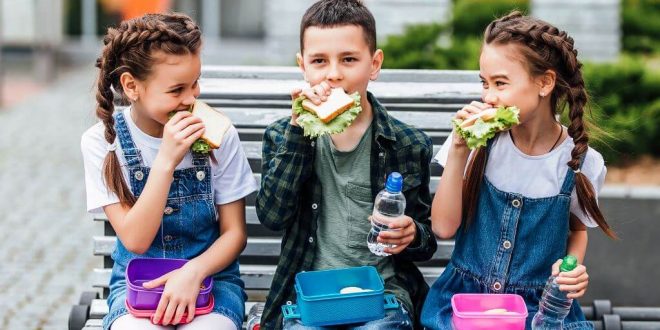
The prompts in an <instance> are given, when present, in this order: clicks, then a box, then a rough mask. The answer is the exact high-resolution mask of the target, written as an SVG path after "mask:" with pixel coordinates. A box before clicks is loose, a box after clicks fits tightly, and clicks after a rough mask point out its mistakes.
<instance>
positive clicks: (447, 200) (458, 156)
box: [431, 101, 491, 239]
mask: <svg viewBox="0 0 660 330" xmlns="http://www.w3.org/2000/svg"><path fill="white" fill-rule="evenodd" d="M488 108H491V106H490V105H488V104H485V103H481V102H476V101H473V102H472V103H470V104H468V105H466V106H464V107H463V109H461V110H459V111H458V112H457V113H456V117H455V118H456V119H461V120H464V119H465V118H467V117H469V116H470V115H472V114H475V113H479V112H481V111H483V110H485V109H488ZM469 156H470V149H468V147H467V144H465V141H464V140H463V139H462V138H461V137H460V136H459V135H458V134H456V132H453V133H452V140H451V145H450V147H449V155H448V157H447V163H446V164H445V166H444V170H443V171H442V177H441V178H440V184H438V188H437V190H436V192H435V197H433V205H432V206H431V221H432V223H433V232H434V233H435V234H436V235H437V236H438V237H440V238H442V239H449V238H452V237H453V236H454V234H456V230H458V227H459V226H460V225H461V220H462V217H463V214H462V213H463V212H462V211H463V177H464V174H465V166H466V165H467V160H468V158H469Z"/></svg>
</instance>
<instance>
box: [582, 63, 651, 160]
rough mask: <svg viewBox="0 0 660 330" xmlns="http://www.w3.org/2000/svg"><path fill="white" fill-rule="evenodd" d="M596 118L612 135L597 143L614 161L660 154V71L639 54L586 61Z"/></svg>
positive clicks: (605, 154)
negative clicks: (613, 60)
mask: <svg viewBox="0 0 660 330" xmlns="http://www.w3.org/2000/svg"><path fill="white" fill-rule="evenodd" d="M584 75H585V81H586V84H587V88H588V90H589V92H590V94H591V100H592V102H591V104H592V106H591V108H592V112H593V113H594V118H593V119H594V122H595V123H596V124H597V125H598V127H599V128H601V129H602V130H603V131H605V132H607V133H609V135H611V137H610V138H605V139H603V141H594V147H595V148H597V149H598V150H599V151H601V153H602V154H603V155H604V157H605V159H607V160H609V161H612V162H621V161H625V160H628V159H634V158H636V157H638V156H640V155H642V154H651V155H654V156H660V145H659V144H658V143H657V141H660V98H658V91H660V72H659V71H658V70H653V69H650V68H649V67H647V66H646V64H645V62H644V61H643V60H641V59H640V58H637V57H629V56H623V57H622V58H621V60H619V61H618V62H616V63H610V64H590V63H587V64H585V67H584Z"/></svg>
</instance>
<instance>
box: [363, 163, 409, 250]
mask: <svg viewBox="0 0 660 330" xmlns="http://www.w3.org/2000/svg"><path fill="white" fill-rule="evenodd" d="M402 187H403V177H402V176H401V174H400V173H398V172H392V173H391V174H390V175H389V176H388V177H387V182H386V183H385V189H383V190H382V191H381V192H379V193H378V195H377V196H376V200H375V201H374V211H373V213H372V215H371V230H370V231H369V234H368V235H367V246H368V247H369V250H370V251H371V252H372V253H373V254H375V255H377V256H381V257H384V256H389V255H390V254H389V253H386V252H385V251H384V249H385V248H386V247H387V248H393V247H394V245H391V244H383V243H379V242H378V241H377V238H378V234H380V232H381V231H389V230H391V229H390V228H389V225H390V223H391V222H392V221H393V220H394V219H396V218H398V217H400V216H402V215H403V214H404V211H405V210H406V198H405V196H404V195H403V193H401V188H402Z"/></svg>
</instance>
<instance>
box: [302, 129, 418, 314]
mask: <svg viewBox="0 0 660 330" xmlns="http://www.w3.org/2000/svg"><path fill="white" fill-rule="evenodd" d="M371 137H372V127H371V126H370V127H369V128H368V129H367V130H366V132H365V133H364V135H363V136H362V138H361V139H360V142H359V143H358V145H357V146H356V147H355V149H353V150H351V151H346V152H342V151H339V150H337V149H336V148H335V146H334V144H333V143H332V140H331V139H330V136H329V135H323V136H321V137H319V138H318V139H317V141H316V153H315V158H314V170H315V171H316V175H317V176H318V178H319V181H320V183H321V186H322V192H323V193H322V195H323V198H322V201H321V205H320V210H319V211H320V213H319V221H318V230H317V232H316V242H317V244H316V251H315V252H316V253H315V258H314V262H313V264H312V268H313V269H314V270H321V269H332V268H346V267H356V266H367V265H368V266H374V267H376V269H378V272H379V273H380V276H381V277H382V278H383V280H384V281H385V291H386V292H389V293H393V294H395V295H396V297H397V298H398V300H399V301H401V302H402V303H403V304H404V305H405V306H406V308H407V309H408V310H409V311H410V310H412V309H411V308H412V302H411V300H410V295H409V294H408V292H407V291H406V290H404V289H403V288H401V287H398V286H395V285H394V284H393V283H391V281H389V280H390V279H392V278H393V277H394V264H393V262H392V258H391V257H379V256H377V255H375V254H373V253H371V251H369V248H368V247H367V234H368V233H369V229H370V228H371V223H370V222H369V216H370V215H371V213H372V211H373V207H374V201H373V198H374V197H373V196H372V195H371V182H370V168H371V167H370V163H371V143H372V138H371Z"/></svg>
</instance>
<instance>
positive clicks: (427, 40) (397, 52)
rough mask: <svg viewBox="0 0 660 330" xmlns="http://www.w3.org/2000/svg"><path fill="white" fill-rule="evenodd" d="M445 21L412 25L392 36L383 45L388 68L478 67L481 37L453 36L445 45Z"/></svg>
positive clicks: (385, 65) (446, 33)
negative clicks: (459, 37)
mask: <svg viewBox="0 0 660 330" xmlns="http://www.w3.org/2000/svg"><path fill="white" fill-rule="evenodd" d="M447 35H448V28H447V26H446V25H439V24H430V25H412V26H408V27H407V28H406V30H405V32H404V33H403V34H402V35H395V36H389V37H388V38H387V40H386V42H385V44H384V45H383V47H382V49H383V52H384V53H385V62H384V63H383V66H384V67H385V68H389V69H463V70H467V69H478V68H479V52H480V49H481V40H480V39H479V38H476V37H472V38H465V39H464V40H461V41H456V40H453V41H451V44H450V45H444V44H443V43H442V42H441V39H442V38H444V37H445V36H447Z"/></svg>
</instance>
